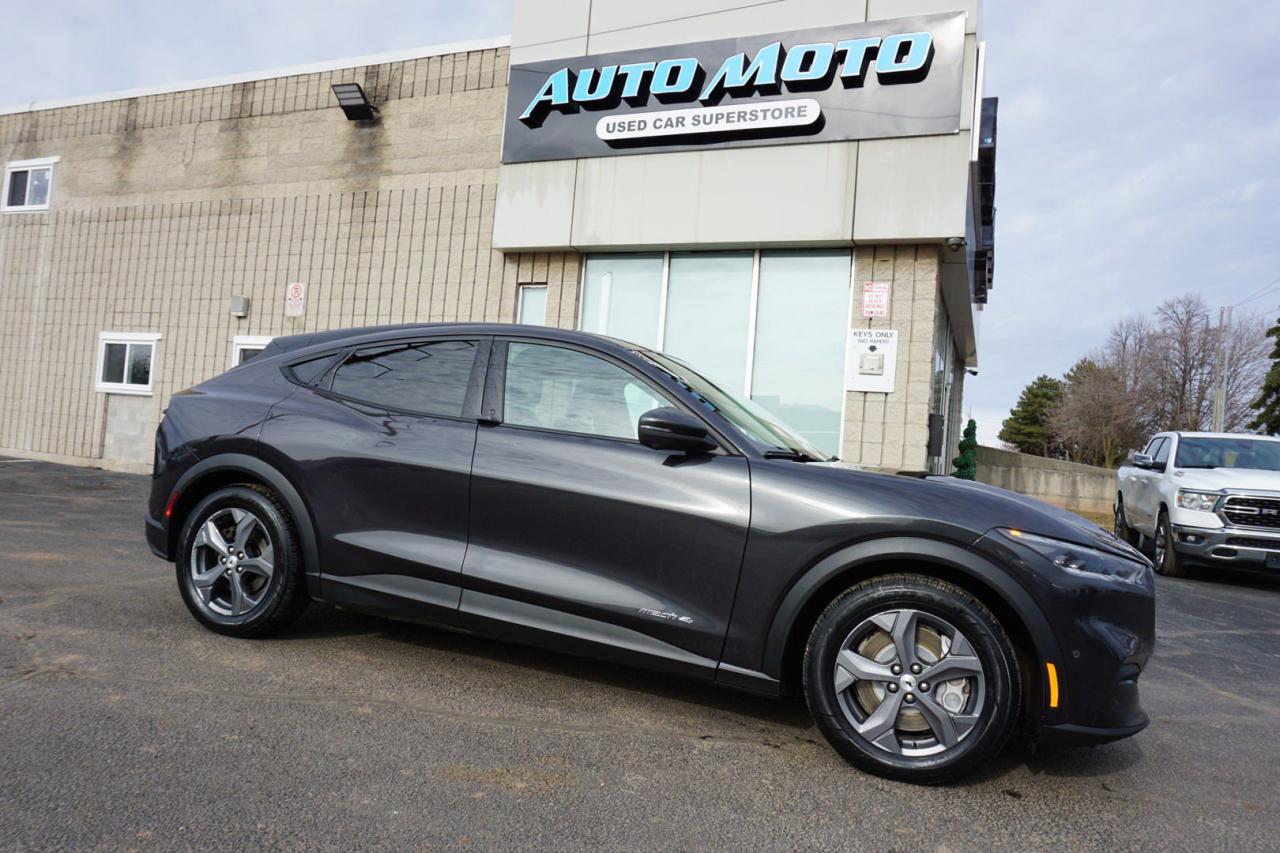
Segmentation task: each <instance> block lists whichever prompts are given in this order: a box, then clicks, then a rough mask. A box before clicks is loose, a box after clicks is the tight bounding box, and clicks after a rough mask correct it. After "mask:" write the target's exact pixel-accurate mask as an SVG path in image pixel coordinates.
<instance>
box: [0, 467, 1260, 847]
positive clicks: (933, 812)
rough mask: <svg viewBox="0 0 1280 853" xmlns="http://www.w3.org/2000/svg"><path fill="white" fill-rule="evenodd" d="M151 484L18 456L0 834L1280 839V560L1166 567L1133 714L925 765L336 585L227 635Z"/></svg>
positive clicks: (42, 842)
mask: <svg viewBox="0 0 1280 853" xmlns="http://www.w3.org/2000/svg"><path fill="white" fill-rule="evenodd" d="M147 487H148V480H147V478H145V477H138V476H131V475H124V474H113V473H105V472H102V471H96V470H89V469H80V468H70V467H63V466H57V465H52V464H47V463H43V462H29V461H24V460H0V848H4V849H33V848H42V849H43V848H76V849H84V848H108V849H124V848H138V849H170V848H201V849H247V848H251V847H260V848H268V849H274V848H309V849H343V850H348V849H357V848H382V847H386V848H395V849H400V850H413V849H440V848H504V849H511V848H539V849H563V850H583V849H596V848H654V847H656V848H662V849H671V848H682V849H689V848H716V849H779V848H782V849H794V848H810V849H838V848H843V849H875V850H887V849H912V850H914V849H922V850H943V849H945V850H990V849H1018V850H1028V849H1051V848H1063V847H1065V848H1068V849H1090V848H1098V849H1103V848H1105V849H1108V850H1124V849H1151V848H1160V849H1189V850H1191V849H1249V850H1260V849H1277V846H1278V845H1280V581H1273V580H1270V579H1223V578H1215V579H1213V580H1195V581H1174V580H1168V579H1165V578H1159V579H1158V583H1159V590H1158V594H1159V605H1158V606H1159V616H1158V629H1157V634H1158V640H1157V647H1156V657H1155V659H1154V661H1153V663H1152V665H1151V666H1150V668H1149V669H1148V671H1147V672H1146V673H1145V674H1144V676H1143V678H1142V682H1141V684H1142V692H1143V701H1144V705H1145V707H1146V709H1147V711H1148V712H1149V713H1150V715H1151V718H1152V723H1151V726H1150V728H1149V729H1148V730H1147V731H1145V732H1143V733H1142V734H1140V735H1138V736H1137V737H1135V738H1131V739H1129V740H1127V741H1122V742H1119V743H1115V744H1111V745H1108V746H1104V747H1098V748H1094V749H1084V750H1062V751H1052V752H1049V751H1044V750H1041V751H1039V752H1036V753H1034V754H1028V753H1027V752H1026V751H1025V750H1022V749H1011V750H1010V751H1008V753H1007V754H1006V755H1005V756H1003V757H1002V758H1001V759H1000V760H999V761H998V762H996V763H995V764H994V765H992V766H991V767H990V768H989V769H988V770H987V771H985V772H984V773H982V774H981V775H980V776H978V777H976V778H974V779H971V780H969V781H968V782H966V783H964V784H961V785H956V786H951V787H945V788H918V787H913V786H909V785H902V784H897V783H893V782H888V781H884V780H881V779H878V778H875V777H871V776H867V775H864V774H861V773H859V772H857V771H855V770H853V769H852V768H851V767H849V766H848V765H846V764H844V763H843V762H842V761H841V760H840V758H839V757H838V756H837V755H836V753H835V752H834V751H832V750H831V749H830V748H829V747H828V746H827V745H826V743H825V742H824V741H823V740H822V738H821V736H820V735H819V734H818V732H817V730H816V729H815V728H814V727H813V725H812V724H811V723H810V721H809V718H808V715H807V713H806V711H805V709H804V706H803V704H802V703H801V702H800V701H799V700H783V701H772V700H766V699H759V698H755V697H752V696H749V695H743V694H738V693H733V692H728V691H724V690H719V689H715V688H712V687H709V686H703V685H699V684H694V683H686V682H682V681H677V680H673V679H671V678H669V677H666V676H661V675H653V674H650V673H646V672H642V671H637V670H630V669H624V668H621V667H618V666H612V665H605V664H600V663H596V662H591V661H584V660H579V659H575V658H569V657H563V656H559V655H555V654H550V653H546V652H543V651H539V650H536V649H528V648H522V647H516V646H510V645H505V644H502V643H498V642H492V641H489V640H485V639H480V638H475V637H468V636H463V635H458V634H453V633H449V632H445V631H442V630H434V629H431V628H425V627H420V626H415V625H407V624H401V623H396V622H391V621H386V620H380V619H374V618H366V617H363V616H353V615H351V614H348V613H343V612H339V611H335V610H333V609H330V608H327V607H321V606H313V607H312V608H311V609H310V610H309V611H308V613H307V615H306V616H304V617H303V619H302V620H300V621H299V623H297V624H296V625H295V626H294V627H292V628H291V629H289V630H288V631H287V632H285V633H284V634H282V635H280V636H278V637H275V638H272V639H268V640H257V641H249V640H235V639H231V638H227V637H222V636H218V635H216V634H213V633H210V632H208V631H206V630H204V629H203V628H201V627H200V626H199V625H198V624H197V623H196V622H195V621H194V620H193V619H192V618H191V616H190V615H189V614H188V613H187V611H186V608H185V607H183V605H182V602H181V600H180V599H179V597H178V592H177V588H176V586H175V583H174V578H173V568H172V566H171V565H170V564H168V563H165V562H162V561H160V560H158V559H156V558H154V557H153V556H152V555H151V553H150V552H149V551H148V550H147V547H146V545H145V543H144V542H143V539H142V515H141V514H142V508H143V505H144V500H145V496H146V492H147Z"/></svg>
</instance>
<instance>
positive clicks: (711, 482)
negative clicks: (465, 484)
mask: <svg viewBox="0 0 1280 853" xmlns="http://www.w3.org/2000/svg"><path fill="white" fill-rule="evenodd" d="M673 403H676V404H677V405H679V403H678V402H677V401H676V398H675V397H674V395H669V393H668V392H667V391H664V390H663V389H662V388H660V387H659V386H658V385H656V384H654V383H652V382H651V381H649V380H648V379H647V378H646V377H644V376H642V375H641V374H639V373H638V372H636V371H635V370H634V369H633V368H632V367H631V366H629V365H627V364H625V363H623V362H621V361H619V360H615V359H614V358H612V357H610V356H608V355H605V354H602V353H598V352H594V351H591V350H586V349H582V348H578V347H573V346H569V345H565V344H560V343H554V344H553V343H550V342H547V341H520V340H511V341H510V342H507V341H495V344H494V351H493V356H492V359H491V366H490V372H489V386H488V388H487V391H486V399H485V403H484V405H483V411H484V414H485V416H486V417H488V418H489V421H488V422H487V423H482V425H481V426H480V430H479V434H478V437H477V440H476V454H475V464H474V466H473V469H472V489H471V535H470V542H469V545H468V549H467V557H466V562H465V565H464V585H465V589H464V592H463V596H462V607H461V620H462V624H463V625H464V626H466V627H470V628H474V629H476V630H481V631H487V632H490V633H497V634H500V635H503V636H515V637H523V638H525V639H528V640H531V641H534V642H540V643H544V644H550V645H553V646H559V647H562V648H565V649H566V650H569V651H582V652H588V653H601V652H606V653H607V654H609V655H610V656H613V657H616V658H621V659H633V660H635V661H636V662H643V663H648V664H653V663H658V664H659V665H660V666H665V667H668V668H671V669H674V670H678V671H681V672H684V673H685V674H689V675H695V676H698V675H701V676H704V677H707V678H710V677H713V675H714V668H715V664H716V661H717V660H718V659H719V656H720V653H721V649H722V646H723V643H724V636H725V631H726V627H727V625H728V621H729V615H730V610H731V607H732V604H733V596H734V592H735V590H736V587H737V582H738V572H739V569H740V568H741V565H742V554H743V548H744V546H745V543H746V537H747V527H748V524H749V522H750V508H751V507H750V487H751V484H750V471H749V468H748V465H747V460H746V459H745V458H743V457H741V456H739V455H736V454H735V453H732V452H729V451H727V450H726V451H720V452H716V453H711V454H702V455H697V456H685V455H683V454H672V453H670V452H667V451H660V450H653V449H650V448H648V447H645V446H643V445H641V444H640V443H639V442H638V441H637V440H636V423H637V420H638V419H639V417H640V415H641V414H643V413H644V412H646V411H649V410H650V409H653V408H657V407H659V406H668V405H672V404H673Z"/></svg>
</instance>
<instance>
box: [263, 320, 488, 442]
mask: <svg viewBox="0 0 1280 853" xmlns="http://www.w3.org/2000/svg"><path fill="white" fill-rule="evenodd" d="M448 341H470V342H473V343H474V344H475V345H476V352H475V358H474V360H473V361H472V362H471V376H470V377H469V378H468V380H467V392H466V394H465V395H464V397H463V399H462V414H461V415H444V414H438V413H436V412H423V411H419V410H417V409H407V408H403V407H400V406H389V405H387V404H385V403H375V402H373V401H371V400H362V399H360V398H359V397H351V396H348V395H346V394H339V393H338V392H337V391H334V390H333V377H334V375H335V374H336V373H337V372H338V368H339V367H341V366H342V365H344V364H346V363H347V359H349V358H350V357H351V356H352V355H353V354H355V353H356V352H357V351H359V350H363V349H370V348H373V347H383V346H395V345H397V344H406V345H407V344H414V343H445V342H448ZM492 342H493V338H492V337H491V336H488V335H449V334H440V335H422V334H417V335H406V336H402V337H394V338H382V339H379V340H374V341H361V342H360V343H358V344H353V345H350V346H345V347H340V348H339V349H336V350H331V351H329V352H325V353H319V354H312V355H308V356H307V357H306V358H300V359H295V360H294V361H292V362H290V363H289V364H288V365H286V367H289V368H292V366H293V365H294V364H301V363H303V362H307V361H311V360H312V359H316V358H324V357H325V356H327V355H333V354H334V353H337V354H338V358H337V359H336V360H334V362H333V364H331V365H329V367H328V369H327V370H325V372H324V373H323V374H322V375H321V376H320V378H319V379H317V380H316V381H315V383H314V384H311V385H307V384H305V383H302V382H299V381H298V380H297V379H295V378H293V377H292V371H291V370H290V371H289V374H290V379H291V381H293V382H294V383H295V384H298V385H301V386H302V387H304V388H310V389H311V390H312V391H313V392H315V393H316V394H319V395H320V396H321V397H324V398H326V399H330V400H337V401H341V402H345V403H354V404H356V405H360V406H372V407H376V408H377V409H379V410H381V411H387V412H397V413H400V414H406V415H413V416H415V417H420V418H438V419H441V420H448V421H462V422H470V423H474V422H476V421H477V420H479V408H480V399H481V392H482V389H483V388H484V384H483V383H484V376H485V372H486V370H487V368H488V365H489V352H490V348H491V346H492Z"/></svg>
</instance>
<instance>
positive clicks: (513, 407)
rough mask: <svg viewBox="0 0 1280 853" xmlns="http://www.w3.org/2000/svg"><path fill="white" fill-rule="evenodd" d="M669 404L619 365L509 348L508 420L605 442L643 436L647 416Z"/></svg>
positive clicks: (562, 352) (541, 349) (542, 348)
mask: <svg viewBox="0 0 1280 853" xmlns="http://www.w3.org/2000/svg"><path fill="white" fill-rule="evenodd" d="M668 405H670V403H668V402H667V401H666V400H665V399H663V398H662V397H661V396H660V395H659V394H658V393H657V392H656V391H654V390H653V389H652V388H650V387H649V386H648V385H647V384H646V383H645V382H643V381H642V380H640V379H639V378H638V377H636V376H634V375H632V374H631V373H630V372H628V371H626V370H623V369H622V368H621V367H618V366H617V365H616V364H613V363H611V362H608V361H605V360H604V359H602V358H598V357H597V356H594V355H589V354H587V353H584V352H579V351H578V350H571V349H565V348H564V347H556V346H546V345H544V344H526V343H518V342H512V343H511V344H510V345H509V346H508V347H507V376H506V388H505V398H504V412H503V418H502V420H503V422H504V423H507V424H510V425H512V426H525V427H536V428H538V429H549V430H555V431H557V432H575V433H582V434H584V435H597V436H602V437H605V438H629V439H635V438H637V436H638V434H639V433H638V430H637V426H638V422H639V420H640V416H641V415H643V414H644V413H645V412H648V411H651V410H653V409H657V408H660V407H662V406H668Z"/></svg>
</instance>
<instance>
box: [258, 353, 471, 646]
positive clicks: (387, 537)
mask: <svg viewBox="0 0 1280 853" xmlns="http://www.w3.org/2000/svg"><path fill="white" fill-rule="evenodd" d="M487 351H488V340H487V339H469V340H448V339H443V340H414V341H397V342H393V343H385V344H378V345H374V346H367V347H362V348H360V349H357V350H355V351H354V352H352V353H351V354H350V355H349V356H348V357H347V358H346V359H345V360H344V361H343V362H342V364H340V365H338V366H337V367H336V368H335V369H334V370H333V371H332V373H331V375H329V376H328V377H327V378H326V380H325V383H324V384H325V387H323V388H315V389H300V390H299V391H298V392H296V393H294V394H293V395H291V396H290V397H288V398H287V399H286V400H285V401H283V402H282V403H280V404H279V405H278V406H277V407H276V409H275V410H274V411H273V413H272V418H271V420H270V421H269V422H268V423H267V425H266V426H265V427H264V429H263V434H262V443H263V446H264V450H269V452H275V453H281V454H284V455H285V456H286V457H287V458H288V464H289V466H290V467H291V468H292V469H293V470H294V471H296V472H297V473H298V476H300V477H301V478H302V480H303V482H302V486H303V488H302V491H303V493H304V494H307V495H308V497H309V498H310V503H311V510H312V513H313V515H314V516H315V522H316V529H317V530H318V531H319V533H320V543H319V545H320V560H321V568H322V572H323V577H322V579H321V583H322V588H323V590H324V594H325V596H326V598H333V599H334V600H340V601H342V602H344V603H348V604H355V605H359V604H368V605H370V606H377V607H379V608H381V609H391V610H393V611H399V612H402V614H403V615H406V616H419V617H424V618H430V619H436V620H441V621H456V618H457V606H458V600H459V598H460V596H461V587H460V584H459V576H460V573H461V570H462V558H463V554H464V552H465V550H466V537H467V489H468V478H469V476H470V469H471V454H472V451H473V450H474V448H475V437H476V421H475V411H476V408H477V407H478V405H479V394H480V387H481V386H480V382H479V378H480V375H479V372H480V371H482V370H483V366H484V358H485V355H484V354H486V353H487ZM477 353H479V354H480V357H479V358H477ZM473 371H474V372H475V373H476V375H475V376H474V379H475V380H476V381H475V382H474V383H473V382H472V380H473Z"/></svg>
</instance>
